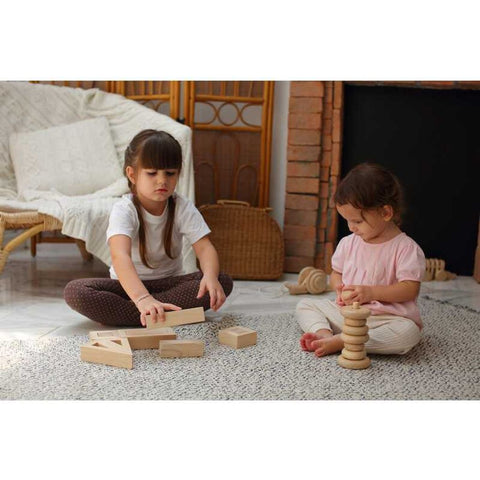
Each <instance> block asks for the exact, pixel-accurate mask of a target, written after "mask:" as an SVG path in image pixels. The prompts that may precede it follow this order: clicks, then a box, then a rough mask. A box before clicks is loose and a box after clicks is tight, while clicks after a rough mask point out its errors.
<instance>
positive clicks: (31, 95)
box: [0, 82, 195, 272]
mask: <svg viewBox="0 0 480 480" xmlns="http://www.w3.org/2000/svg"><path fill="white" fill-rule="evenodd" d="M93 117H106V118H107V119H108V122H109V126H110V131H111V134H112V138H113V141H114V144H115V148H116V151H117V156H118V161H119V163H120V166H121V167H122V169H123V155H124V151H125V148H126V147H127V145H128V143H129V142H130V140H131V139H132V138H133V137H134V136H135V134H137V133H138V132H139V131H140V130H143V129H146V128H153V129H156V130H164V131H166V132H168V133H170V134H171V135H172V136H173V137H175V138H176V139H177V141H178V142H179V143H180V145H181V147H182V153H183V166H182V173H181V176H180V179H179V182H178V185H177V191H178V192H179V193H181V194H183V195H185V196H186V197H187V198H189V199H191V200H192V201H193V200H194V180H193V161H192V146H191V130H190V128H189V127H187V126H185V125H182V124H180V123H178V122H175V121H174V120H172V119H171V118H170V117H168V116H166V115H162V114H160V113H157V112H155V111H154V110H152V109H150V108H147V107H144V106H143V105H140V104H138V103H137V102H134V101H133V100H128V99H126V98H124V97H122V96H120V95H115V94H111V93H106V92H103V91H101V90H98V89H89V90H83V89H81V88H68V87H57V86H53V85H40V84H31V83H27V82H0V211H12V210H36V211H38V212H40V213H44V214H48V215H51V216H52V217H55V218H58V219H59V220H60V221H61V222H62V224H63V228H62V233H63V234H65V235H68V236H70V237H73V238H78V239H81V240H84V241H85V244H86V248H87V250H88V251H89V252H91V253H92V254H93V255H95V256H96V257H98V258H99V259H100V260H102V261H103V262H104V263H105V264H107V265H110V254H109V251H108V247H107V244H106V240H105V233H106V230H107V225H108V217H109V215H110V210H111V208H112V205H113V204H114V203H115V202H116V201H117V200H118V198H119V197H120V196H121V195H122V194H124V193H126V192H128V187H127V181H126V179H124V178H122V179H120V180H118V181H117V182H115V183H114V184H112V185H110V186H109V187H106V188H104V189H102V190H100V191H97V192H95V193H93V194H90V195H83V196H77V197H74V196H66V195H62V194H60V193H58V192H56V191H53V190H52V191H51V192H29V198H30V199H31V201H29V202H24V201H19V200H18V196H17V190H16V180H15V173H14V170H13V166H12V162H11V159H10V154H9V136H10V135H11V134H12V133H14V132H29V131H34V130H40V129H45V128H49V127H53V126H56V125H65V124H69V123H74V122H78V121H80V120H84V119H87V118H93ZM184 267H185V270H186V271H187V272H188V271H193V270H195V259H194V256H193V253H192V249H191V248H189V246H187V245H185V246H184Z"/></svg>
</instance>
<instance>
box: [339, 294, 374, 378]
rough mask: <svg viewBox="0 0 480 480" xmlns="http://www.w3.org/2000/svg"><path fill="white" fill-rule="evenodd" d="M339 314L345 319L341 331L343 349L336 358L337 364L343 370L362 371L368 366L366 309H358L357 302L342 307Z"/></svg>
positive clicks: (368, 312)
mask: <svg viewBox="0 0 480 480" xmlns="http://www.w3.org/2000/svg"><path fill="white" fill-rule="evenodd" d="M340 312H341V314H342V315H343V316H344V317H345V319H344V323H343V329H342V340H343V342H344V348H343V350H342V353H341V355H340V356H339V357H338V364H339V365H340V366H341V367H343V368H349V369H356V370H359V369H362V368H368V367H369V366H370V359H369V358H368V357H367V352H366V350H365V343H366V342H367V341H368V338H369V337H368V326H367V318H368V317H369V316H370V313H371V312H370V310H368V308H363V307H360V305H359V303H358V302H354V303H353V305H349V306H346V307H342V308H341V309H340Z"/></svg>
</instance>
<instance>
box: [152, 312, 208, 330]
mask: <svg viewBox="0 0 480 480" xmlns="http://www.w3.org/2000/svg"><path fill="white" fill-rule="evenodd" d="M204 321H205V313H204V311H203V308H202V307H196V308H187V309H186V310H177V311H173V312H165V321H164V322H158V321H157V322H154V321H153V320H152V318H151V316H150V315H147V329H149V328H160V327H176V326H178V325H187V324H189V323H199V322H204Z"/></svg>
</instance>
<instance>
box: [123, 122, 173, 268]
mask: <svg viewBox="0 0 480 480" xmlns="http://www.w3.org/2000/svg"><path fill="white" fill-rule="evenodd" d="M127 167H132V168H134V169H135V170H136V171H137V169H138V168H151V169H155V170H167V169H169V168H172V169H173V168H176V169H178V170H179V172H180V170H181V168H182V148H181V147H180V144H179V143H178V142H177V140H175V138H173V137H172V136H171V135H170V134H168V133H167V132H163V131H160V130H142V131H141V132H139V133H137V134H136V135H135V137H133V139H132V141H131V142H130V144H129V145H128V147H127V149H126V150H125V163H124V166H123V171H124V173H125V175H126V168H127ZM127 180H128V186H129V188H130V190H131V192H132V193H133V204H134V205H135V208H136V210H137V213H138V219H139V221H140V228H139V231H138V246H139V251H140V258H141V260H142V263H143V264H144V265H145V266H146V267H148V268H153V267H151V266H150V265H149V263H148V261H147V256H146V241H145V220H144V218H143V215H142V210H141V208H140V201H139V200H138V197H137V192H136V188H135V184H133V183H132V182H131V181H130V179H129V178H128V177H127ZM174 217H175V200H174V198H173V196H170V197H169V198H168V218H167V224H166V226H165V231H164V235H163V243H164V245H165V253H166V254H167V255H168V256H169V257H170V258H174V257H173V256H172V231H173V219H174Z"/></svg>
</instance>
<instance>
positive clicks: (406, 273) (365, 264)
mask: <svg viewBox="0 0 480 480" xmlns="http://www.w3.org/2000/svg"><path fill="white" fill-rule="evenodd" d="M332 268H333V270H335V271H336V272H338V273H341V274H342V282H343V283H344V284H345V285H393V284H395V283H397V282H402V281H404V280H413V281H415V282H421V280H422V276H423V274H424V272H425V255H424V253H423V251H422V249H421V248H420V247H419V246H418V244H417V243H416V242H415V241H414V240H413V239H411V238H410V237H409V236H408V235H406V234H405V233H403V232H402V233H400V234H398V235H397V236H396V237H394V238H392V239H390V240H388V241H386V242H384V243H367V242H365V241H364V240H362V238H361V237H359V236H358V235H355V234H353V233H352V234H351V235H348V236H346V237H344V238H342V239H341V240H340V242H339V244H338V246H337V249H336V250H335V253H334V254H333V257H332ZM416 300H417V299H415V300H411V301H408V302H398V303H393V302H392V303H388V302H378V301H376V300H375V301H373V302H370V303H367V304H365V307H366V308H368V309H370V310H371V312H372V315H382V314H392V315H398V316H400V317H405V318H410V319H411V320H413V321H414V322H415V323H416V324H417V325H418V326H419V327H420V328H422V320H421V318H420V312H419V310H418V306H417V301H416Z"/></svg>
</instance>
